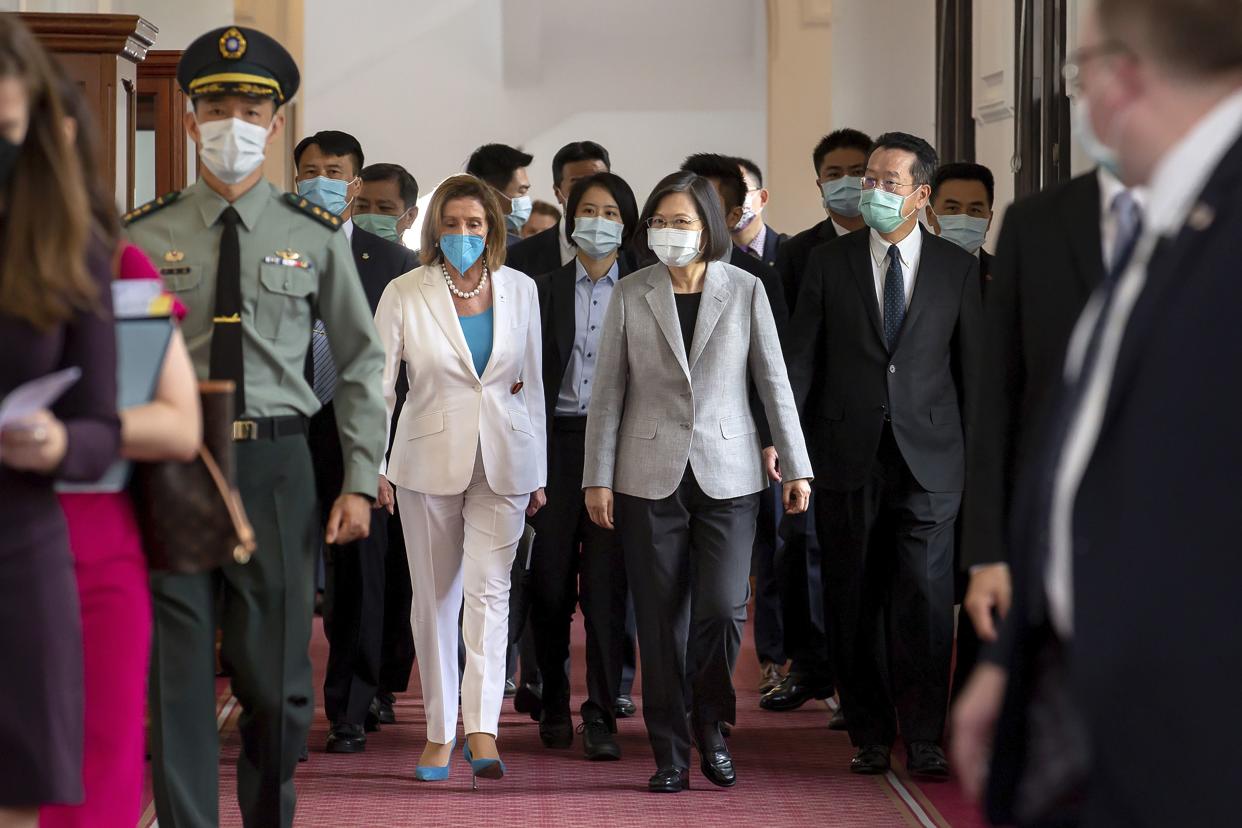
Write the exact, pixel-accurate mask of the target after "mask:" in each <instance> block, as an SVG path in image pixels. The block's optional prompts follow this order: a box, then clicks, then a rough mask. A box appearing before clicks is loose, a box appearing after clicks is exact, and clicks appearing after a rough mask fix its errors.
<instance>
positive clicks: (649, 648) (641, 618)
mask: <svg viewBox="0 0 1242 828" xmlns="http://www.w3.org/2000/svg"><path fill="white" fill-rule="evenodd" d="M641 221H642V223H643V224H645V225H646V227H647V228H648V229H647V245H648V247H650V249H651V251H652V252H653V253H654V254H655V255H656V257H657V258H658V259H659V260H660V263H659V264H655V265H652V266H651V267H648V268H645V269H643V270H640V271H638V272H636V273H634V274H632V275H631V276H630V277H628V278H627V279H624V280H623V281H621V282H620V283H619V284H618V286H617V287H616V288H615V289H614V295H613V298H612V302H611V303H610V305H609V308H608V313H607V315H606V316H605V318H604V323H603V325H604V330H603V336H602V338H601V340H600V346H599V361H598V364H597V367H596V369H595V389H594V391H593V392H592V396H591V403H590V409H589V410H588V419H587V433H586V467H585V469H584V474H583V488H584V489H585V490H586V504H587V510H588V512H589V513H590V515H591V519H592V520H593V521H594V522H595V523H597V524H599V525H600V526H603V527H604V528H606V529H612V528H613V527H614V516H615V525H616V528H617V530H618V531H619V532H620V536H621V545H622V549H623V551H624V554H625V564H626V570H627V573H628V576H629V580H630V589H631V592H632V594H633V596H634V612H635V616H636V618H637V621H638V640H639V650H640V652H641V655H642V667H643V718H644V720H645V722H646V724H647V733H648V737H649V739H650V740H651V747H652V750H653V751H654V752H655V758H656V765H657V767H658V771H657V772H656V774H655V776H653V777H651V780H650V782H649V783H648V788H649V789H650V790H651V791H655V792H668V793H672V792H677V791H682V790H685V789H686V788H688V787H689V786H690V785H689V776H688V768H689V765H690V740H691V733H690V728H691V726H693V728H694V738H695V741H696V743H697V745H698V748H699V754H700V760H701V761H700V767H701V768H702V770H703V774H704V775H705V776H706V777H707V778H708V780H709V781H711V782H712V783H714V784H716V785H720V786H722V787H728V786H730V785H733V784H734V782H735V781H736V775H735V773H734V769H733V759H732V757H731V756H730V755H729V750H728V748H727V747H726V746H725V743H724V739H723V737H722V735H721V731H720V724H721V722H729V721H733V719H734V706H735V705H734V702H735V696H734V692H733V682H732V675H733V667H734V662H735V661H736V658H737V652H738V648H739V647H740V645H741V629H742V623H741V622H742V621H744V619H745V614H746V602H747V598H748V576H749V574H750V555H751V544H752V542H753V540H754V535H755V516H756V514H757V511H758V508H759V499H758V493H759V492H760V491H762V490H763V489H765V488H766V487H767V477H766V475H765V472H764V465H763V458H762V445H761V443H760V440H759V433H758V427H757V426H756V424H755V418H754V416H752V413H751V409H750V404H749V399H748V392H747V389H748V387H749V383H750V382H753V384H754V387H755V389H756V390H757V392H758V396H759V399H760V400H762V402H763V408H764V413H765V414H766V416H767V420H768V423H769V427H770V428H771V432H772V437H773V443H774V444H775V446H776V449H777V451H778V453H779V456H780V468H781V471H783V473H784V478H785V481H784V493H783V494H784V502H785V510H786V512H787V513H789V514H797V513H799V512H803V511H805V510H806V507H807V502H808V499H809V497H810V485H809V480H810V478H811V466H810V461H809V460H808V459H807V452H806V446H805V444H804V442H803V438H802V431H801V428H800V427H799V423H798V413H797V410H796V409H795V407H794V400H793V394H792V393H791V392H790V389H789V380H788V378H787V377H786V374H785V364H784V361H783V359H782V356H781V347H780V343H779V341H778V339H777V335H776V327H775V324H774V323H773V321H772V310H771V308H770V307H769V305H768V300H767V295H766V294H765V293H764V290H763V287H762V285H760V283H759V281H758V280H757V279H756V278H755V277H754V276H752V275H750V274H749V273H746V272H744V271H742V270H739V269H738V268H736V267H733V266H731V265H728V264H725V263H724V262H723V261H721V259H727V258H728V255H729V230H728V227H727V226H726V225H725V222H724V216H723V213H722V209H721V206H720V201H719V198H718V196H717V195H716V193H715V190H714V189H713V188H712V186H711V184H710V183H709V182H708V181H707V180H706V179H704V178H700V177H699V176H696V175H694V174H693V173H688V172H679V173H674V174H673V175H670V176H668V177H666V178H665V179H664V180H663V181H661V182H660V183H659V184H658V185H656V188H655V190H654V191H653V192H652V194H651V196H650V198H648V200H647V204H646V206H645V207H644V208H643V214H642V219H641ZM748 381H749V382H748ZM781 471H777V472H776V474H778V475H779V474H780V473H781ZM614 492H615V500H614ZM687 650H689V661H690V663H691V664H692V665H693V666H692V669H693V674H692V675H691V676H688V677H687V675H686V662H687ZM687 680H688V681H689V684H690V691H691V692H690V698H691V704H690V708H691V710H690V712H691V719H692V722H690V723H687V721H686V698H687V693H686V683H687Z"/></svg>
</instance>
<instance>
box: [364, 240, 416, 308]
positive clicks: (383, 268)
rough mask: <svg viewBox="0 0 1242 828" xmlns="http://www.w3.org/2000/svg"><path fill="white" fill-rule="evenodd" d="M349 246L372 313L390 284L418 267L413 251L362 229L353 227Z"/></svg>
mask: <svg viewBox="0 0 1242 828" xmlns="http://www.w3.org/2000/svg"><path fill="white" fill-rule="evenodd" d="M349 246H350V248H351V249H352V250H353V251H354V264H355V265H357V266H358V276H359V277H361V278H362V289H363V290H365V291H366V294H367V301H368V302H369V303H370V304H371V313H375V309H376V308H377V307H379V300H380V297H381V296H383V295H384V288H386V287H388V283H389V282H391V281H392V280H393V279H395V278H397V277H398V276H400V275H401V274H403V273H409V272H410V271H411V270H414V269H415V268H417V267H418V254H417V253H415V252H414V251H413V250H410V249H409V248H408V247H405V246H403V245H400V244H397V243H396V242H391V241H389V240H388V239H383V238H380V237H379V236H377V235H375V234H374V233H369V232H367V231H366V230H363V229H362V228H361V227H357V226H355V227H354V230H353V235H352V236H351V237H350V241H349Z"/></svg>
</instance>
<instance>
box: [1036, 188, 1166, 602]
mask: <svg viewBox="0 0 1242 828" xmlns="http://www.w3.org/2000/svg"><path fill="white" fill-rule="evenodd" d="M1112 212H1113V214H1114V217H1115V221H1116V227H1117V235H1116V243H1115V244H1114V246H1113V255H1112V259H1111V261H1110V262H1109V263H1108V267H1107V269H1106V271H1105V275H1104V283H1103V284H1101V285H1100V287H1099V288H1098V289H1097V290H1098V291H1099V293H1100V294H1101V299H1100V302H1099V305H1100V311H1099V314H1098V315H1097V316H1096V318H1095V322H1094V323H1093V324H1092V326H1091V333H1090V335H1089V336H1088V338H1087V346H1086V348H1085V349H1084V350H1083V356H1082V362H1081V365H1080V367H1079V370H1078V373H1077V375H1075V376H1073V377H1068V378H1066V379H1065V381H1064V382H1063V383H1062V385H1061V391H1060V394H1059V396H1058V397H1057V398H1056V400H1055V403H1054V405H1053V408H1052V411H1051V413H1050V417H1049V420H1048V432H1047V440H1046V442H1045V443H1044V448H1045V451H1044V455H1043V458H1042V465H1043V468H1042V470H1041V475H1040V492H1039V510H1040V511H1039V515H1038V521H1039V522H1038V523H1037V524H1036V526H1038V527H1039V529H1040V530H1041V532H1042V537H1041V542H1042V545H1043V547H1044V549H1043V556H1042V560H1043V561H1045V562H1046V561H1047V560H1048V558H1047V556H1048V555H1049V554H1051V540H1052V531H1051V527H1052V510H1053V503H1054V499H1055V496H1056V481H1057V472H1058V471H1059V469H1060V466H1061V458H1062V456H1063V455H1064V453H1065V444H1066V442H1067V441H1068V440H1069V436H1070V431H1071V429H1072V428H1073V425H1074V423H1075V421H1076V420H1077V419H1078V414H1079V411H1080V410H1081V408H1082V405H1083V402H1084V400H1085V399H1086V396H1087V389H1088V388H1089V387H1090V385H1091V378H1092V376H1094V374H1095V371H1096V363H1097V362H1098V361H1099V357H1100V343H1101V341H1102V340H1103V338H1104V330H1105V329H1106V328H1107V327H1108V321H1109V317H1110V316H1111V315H1112V310H1113V305H1114V303H1115V301H1116V298H1117V287H1118V285H1120V284H1121V277H1122V275H1123V274H1124V273H1125V271H1126V268H1127V267H1129V265H1130V259H1131V257H1132V256H1133V255H1134V249H1135V247H1137V246H1138V241H1139V238H1140V237H1141V236H1142V234H1143V215H1142V210H1141V208H1140V207H1139V205H1138V202H1136V201H1135V200H1134V197H1133V195H1132V194H1131V193H1130V192H1129V191H1128V190H1123V191H1122V192H1121V193H1118V195H1117V197H1116V198H1115V199H1114V200H1113V203H1112ZM1039 571H1040V577H1038V578H1036V579H1033V582H1034V583H1035V584H1038V585H1039V595H1040V597H1041V598H1042V596H1043V594H1044V589H1043V584H1044V578H1043V574H1042V573H1043V570H1042V568H1041V569H1040V570H1039ZM1040 603H1041V604H1042V601H1041V602H1040Z"/></svg>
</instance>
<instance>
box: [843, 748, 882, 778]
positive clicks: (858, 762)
mask: <svg viewBox="0 0 1242 828" xmlns="http://www.w3.org/2000/svg"><path fill="white" fill-rule="evenodd" d="M887 772H888V748H886V747H885V746H884V745H863V746H862V747H861V748H859V749H858V753H856V754H854V758H853V759H851V760H850V773H861V774H863V775H865V776H877V775H879V774H881V773H887Z"/></svg>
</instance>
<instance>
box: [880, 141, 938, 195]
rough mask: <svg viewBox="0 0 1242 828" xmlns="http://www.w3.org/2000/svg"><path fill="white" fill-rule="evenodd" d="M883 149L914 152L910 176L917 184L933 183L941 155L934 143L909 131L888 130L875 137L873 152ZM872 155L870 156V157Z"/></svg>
mask: <svg viewBox="0 0 1242 828" xmlns="http://www.w3.org/2000/svg"><path fill="white" fill-rule="evenodd" d="M882 149H897V150H905V151H906V152H909V153H913V154H914V162H913V163H912V164H911V165H910V177H911V178H913V179H914V183H915V184H931V181H932V176H933V175H935V174H936V167H937V166H939V164H940V156H938V155H936V150H935V149H933V148H932V145H931V144H929V143H927V142H926V141H924V140H923V139H922V138H920V137H918V136H917V135H911V134H910V133H908V132H886V133H884V134H883V135H881V136H880V137H879V138H876V139H875V145H874V146H872V147H871V152H872V153H875V152H876V150H882ZM869 157H870V156H868V158H869Z"/></svg>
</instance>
